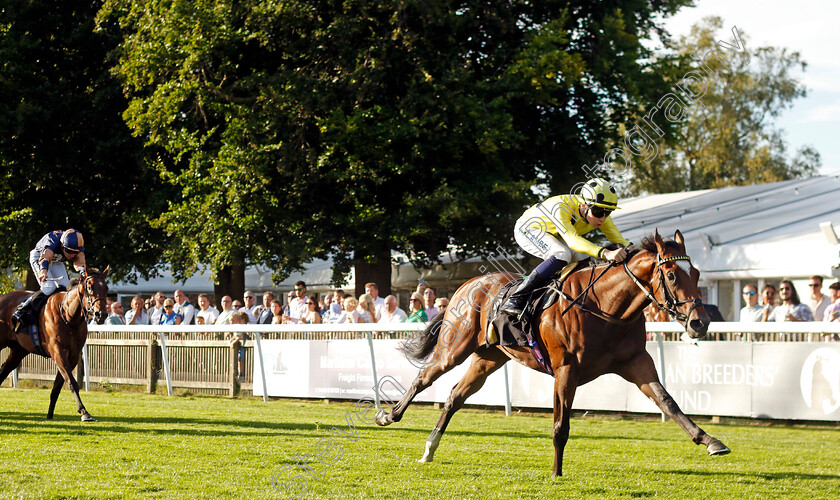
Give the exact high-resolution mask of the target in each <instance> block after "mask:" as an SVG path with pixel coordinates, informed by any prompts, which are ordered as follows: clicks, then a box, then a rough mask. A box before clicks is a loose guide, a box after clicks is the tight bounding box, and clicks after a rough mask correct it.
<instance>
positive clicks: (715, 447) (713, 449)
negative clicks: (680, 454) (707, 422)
mask: <svg viewBox="0 0 840 500" xmlns="http://www.w3.org/2000/svg"><path fill="white" fill-rule="evenodd" d="M706 451H708V452H709V455H711V456H715V455H726V454H727V453H730V452H732V450H730V449H729V448H727V447H726V445H725V444H723V443H721V442H720V441H718V440H717V439H715V440H714V441H712V442H711V443H709V446H708V447H706Z"/></svg>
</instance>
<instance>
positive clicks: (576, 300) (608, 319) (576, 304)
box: [558, 261, 616, 321]
mask: <svg viewBox="0 0 840 500" xmlns="http://www.w3.org/2000/svg"><path fill="white" fill-rule="evenodd" d="M615 264H616V262H615V261H613V262H610V264H609V265H608V266H607V267H605V268H604V270H603V271H601V274H599V275H598V277H597V278H595V279H594V280H593V279H591V278H590V280H589V285H588V286H587V287H586V288H584V289H583V291H582V292H580V293H579V294H578V296H577V297H575V298H574V299H572V298H571V297H570V296H569V295H567V294H566V292H564V291H563V290H558V291H559V292H560V294H561V295H562V296H563V297H564V298H565V299H566V300H571V303H570V304H569V305H568V306H566V308H565V309H563V312H561V313H560V316H564V315H565V314H566V312H567V311H568V310H569V309H571V308H572V306H578V307H579V308H580V309H581V310H583V311H586V312H589V313H592V314H594V315H596V316H599V317H601V318H603V319H606V320H607V321H614V318H609V316H606V315H601V314H599V313H598V312H597V311H593V310H591V309H587V308H586V306H584V305H583V304H582V303H578V300H580V299H581V298H582V297H585V296H586V293H587V292H588V291H589V289H590V288H592V285H594V284H595V282H597V281H598V280H599V279H601V276H603V275H604V274H605V273H606V272H607V271H609V270H610V269H611V268H612V267H613V266H615ZM592 274H593V275H594V274H595V268H594V267H593V268H592Z"/></svg>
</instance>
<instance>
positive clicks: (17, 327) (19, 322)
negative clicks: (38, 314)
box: [11, 311, 23, 333]
mask: <svg viewBox="0 0 840 500" xmlns="http://www.w3.org/2000/svg"><path fill="white" fill-rule="evenodd" d="M11 322H12V331H13V332H15V333H20V331H21V330H22V329H23V319H22V318H20V317H19V316H18V315H17V311H15V313H13V314H12V319H11Z"/></svg>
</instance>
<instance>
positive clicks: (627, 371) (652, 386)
mask: <svg viewBox="0 0 840 500" xmlns="http://www.w3.org/2000/svg"><path fill="white" fill-rule="evenodd" d="M619 375H621V376H622V377H624V378H625V379H626V380H628V381H630V382H633V383H634V384H636V385H637V386H638V387H639V389H641V391H642V392H643V393H644V394H645V396H647V397H648V398H650V399H651V400H652V401H653V402H654V403H656V405H657V406H658V407H659V408H660V409H661V410H662V411H663V412H665V414H666V415H668V416H669V417H671V418H672V419H673V420H674V421H675V422H676V423H677V424H679V426H680V427H682V428H683V430H684V431H685V432H686V433H687V434H688V435H689V437H690V438H691V440H692V441H694V442H695V443H696V444H701V443H702V444H705V445H706V451H708V452H709V455H726V454H727V453H729V452H730V451H731V450H730V449H729V448H727V447H726V445H725V444H723V443H722V442H720V441H719V440H717V439H715V438H713V437H712V436H710V435H708V434H706V433H705V432H704V431H703V429H701V428H700V427H698V426H697V424H695V423H694V422H693V421H692V420H691V419H690V418H688V415H686V414H685V413H683V412H682V410H680V407H679V406H677V402H676V401H674V398H672V397H671V395H670V394H668V392H667V391H666V390H665V388H664V387H662V384H661V383H659V376H658V375H657V374H656V367H655V366H654V364H653V360H652V359H651V357H650V355H649V354H648V353H647V352H643V353H641V354H639V355H638V356H636V358H634V359H633V360H632V361H631V362H630V363H628V364H627V365H626V366H625V367H624V368H623V370H621V371H619Z"/></svg>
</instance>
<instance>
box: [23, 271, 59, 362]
mask: <svg viewBox="0 0 840 500" xmlns="http://www.w3.org/2000/svg"><path fill="white" fill-rule="evenodd" d="M58 291H64V287H59V290H58ZM30 297H31V299H32V301H31V303H30V304H29V307H27V308H26V309H25V312H24V314H23V315H22V316H21V318H20V321H21V328H22V329H23V328H25V329H26V331H27V333H29V336H30V337H31V338H32V345H33V346H35V354H38V355H39V356H43V357H45V358H49V357H50V355H49V354H47V353H46V351H44V349H43V347H42V346H41V336H40V333H39V331H38V326H39V325H38V318H39V317H40V316H41V309H43V308H44V305H46V303H47V299H49V298H50V297H51V295H44V294H43V293H39V292H35V293H34V294H32V295H28V296H26V297H24V298H23V300H21V303H20V304H19V305H18V307H21V306H22V305H23V303H24V302H26V301H27V300H29V299H30Z"/></svg>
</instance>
